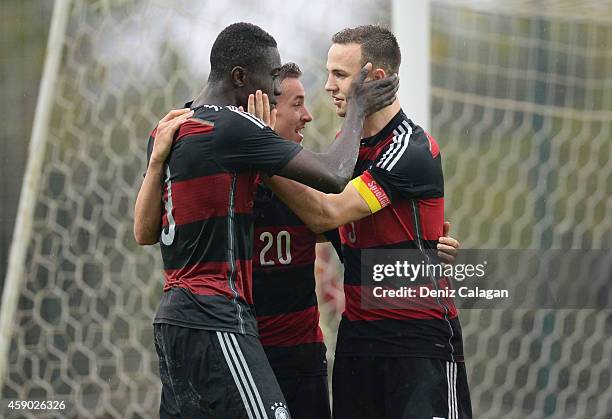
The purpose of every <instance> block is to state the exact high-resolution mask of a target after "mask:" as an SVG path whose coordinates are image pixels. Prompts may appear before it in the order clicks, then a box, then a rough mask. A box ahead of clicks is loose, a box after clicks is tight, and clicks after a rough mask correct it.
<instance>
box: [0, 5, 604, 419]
mask: <svg viewBox="0 0 612 419" xmlns="http://www.w3.org/2000/svg"><path fill="white" fill-rule="evenodd" d="M506 3H512V7H509V6H508V5H506ZM67 4H68V8H67V14H66V18H67V21H66V22H67V23H66V27H65V30H64V31H63V33H62V36H61V41H60V45H59V47H60V49H59V52H58V63H57V64H58V66H57V72H56V76H57V83H56V84H55V90H54V95H53V97H52V100H50V101H49V103H48V106H49V111H50V120H49V124H48V129H47V130H46V131H45V133H44V136H45V137H44V138H45V141H44V149H43V150H42V151H43V153H41V158H42V165H41V169H40V171H39V173H38V180H37V181H36V182H35V183H34V184H31V185H26V187H27V188H32V191H34V192H35V193H34V194H33V196H32V209H33V211H32V216H31V217H30V218H29V219H28V220H25V221H24V222H25V224H23V225H24V227H25V230H24V231H26V230H27V231H29V232H31V234H25V235H23V236H22V235H21V234H20V233H21V232H20V231H16V232H15V236H14V243H13V246H14V247H19V246H21V247H22V248H23V249H24V257H23V260H22V264H21V266H20V267H21V270H22V272H23V274H22V275H21V276H20V277H19V278H17V279H18V280H17V281H14V280H13V281H10V283H12V284H15V287H16V288H12V289H11V292H12V293H14V294H15V295H16V297H15V299H14V300H13V303H14V305H15V310H14V311H12V312H11V313H9V314H10V317H9V318H10V323H8V326H9V327H8V329H7V330H4V331H3V333H4V336H6V337H7V339H8V341H6V342H5V343H6V344H7V349H8V352H7V353H6V354H5V355H6V356H5V359H3V360H0V362H2V364H1V365H3V366H4V372H5V373H4V376H3V377H0V383H1V384H2V385H1V388H0V392H1V397H0V399H2V400H3V401H5V400H39V401H42V400H63V401H65V402H66V409H64V410H62V411H61V412H60V411H50V410H47V411H40V412H35V411H33V410H28V411H21V412H16V411H15V410H11V409H9V408H8V407H7V403H4V402H3V405H2V406H0V417H11V415H13V416H16V417H70V418H85V417H96V418H106V417H112V418H139V417H142V418H150V417H155V416H156V414H157V410H158V404H159V390H160V383H159V379H158V375H157V374H158V367H157V357H156V355H155V352H154V347H153V341H152V326H151V320H152V318H153V316H154V312H155V309H156V307H157V303H158V300H159V297H160V293H161V281H162V275H161V262H160V255H159V249H158V248H157V247H156V246H154V247H149V248H142V247H139V246H137V245H136V243H135V242H134V239H133V237H132V217H133V203H134V199H135V196H136V192H137V190H138V187H139V185H140V182H141V180H142V174H143V172H144V170H145V153H146V151H145V150H146V141H147V135H148V133H149V132H150V130H151V129H152V128H153V126H154V124H155V123H156V121H158V120H159V119H160V118H161V117H162V116H163V115H164V114H165V113H166V111H167V110H169V109H171V108H176V107H180V106H182V104H183V102H184V101H186V100H189V99H190V98H192V97H193V96H194V95H195V94H196V93H197V92H198V91H199V89H200V88H201V86H202V85H203V83H204V81H205V80H206V76H207V73H208V68H209V64H208V53H209V51H210V47H211V45H212V42H213V40H214V37H215V36H216V34H217V33H218V32H219V31H220V30H221V29H222V28H223V27H225V26H226V25H227V24H230V23H232V22H235V21H240V20H246V21H252V22H254V23H257V24H260V25H261V26H262V27H263V28H264V29H266V30H268V31H270V32H271V33H272V34H273V35H275V37H276V39H277V41H278V42H279V48H280V52H281V56H282V58H283V60H284V61H295V62H297V63H298V64H299V65H300V66H301V67H302V69H303V70H304V76H303V78H302V80H303V82H304V84H305V86H306V91H307V94H308V95H309V98H308V101H307V102H308V105H309V107H310V110H311V111H312V113H313V114H314V115H315V117H316V119H315V121H314V122H313V123H312V124H311V126H309V128H308V129H307V131H306V137H307V138H308V139H309V141H310V142H309V143H308V144H307V146H309V147H311V148H319V147H320V146H324V145H325V144H327V143H329V140H330V139H331V138H333V135H334V132H335V130H336V129H337V127H338V126H339V121H338V120H337V118H335V116H334V114H333V110H332V107H331V104H330V100H329V97H328V96H327V94H326V93H325V92H324V91H323V85H324V82H325V78H326V72H325V66H324V64H325V59H326V51H327V48H328V46H329V42H330V38H331V35H332V34H333V33H334V32H335V31H337V30H339V29H341V28H343V27H345V26H353V25H357V24H363V23H382V24H389V23H390V22H391V17H390V13H391V5H390V3H389V1H386V0H378V1H367V0H361V1H349V0H341V1H336V2H334V6H333V10H332V8H331V6H330V5H329V4H327V3H326V2H317V1H302V0H300V1H296V2H282V1H272V2H266V3H265V9H266V10H262V7H263V6H262V4H259V3H258V2H248V1H235V2H200V1H181V2H166V1H161V0H159V1H144V0H113V1H111V0H106V1H104V0H96V1H94V0H82V1H76V0H75V1H71V2H67ZM602 4H603V6H602ZM296 16H299V18H296ZM293 19H295V21H293ZM406 19H407V22H409V17H408V16H407V17H406ZM430 27H431V118H432V120H431V123H430V124H429V130H430V131H431V132H432V134H433V135H434V136H435V137H436V138H437V139H438V140H439V143H440V144H441V148H442V153H443V161H444V170H445V188H446V208H447V214H446V218H447V219H449V220H451V221H452V222H453V229H452V231H451V234H452V235H453V236H454V237H457V238H459V239H460V241H461V242H462V245H463V247H464V248H504V249H511V248H515V249H551V248H559V249H610V248H612V218H611V217H610V214H611V213H612V158H611V156H612V54H611V53H610V51H612V6H610V4H609V2H596V1H569V0H568V1H535V0H534V1H519V2H502V1H494V0H489V1H434V2H433V3H432V6H431V22H430ZM415 42H416V41H415ZM402 52H403V54H404V62H405V63H406V62H407V61H408V60H409V57H410V45H409V44H408V45H405V44H403V45H402ZM409 82H410V81H408V80H402V83H403V84H406V83H409ZM417 82H418V81H417ZM23 193H24V191H22V194H23ZM319 253H320V254H321V256H322V259H321V263H319V266H318V271H317V272H318V273H319V275H320V276H321V277H325V279H326V281H331V282H334V281H336V283H337V281H339V280H340V268H339V267H338V265H337V264H336V263H335V262H334V259H333V258H331V257H329V256H328V255H327V252H326V250H325V249H320V252H319ZM13 268H14V267H13ZM13 272H15V270H13ZM8 279H10V278H7V283H9V281H8ZM580 280H583V279H580ZM584 280H585V281H586V279H584ZM611 280H612V279H611ZM4 292H5V293H6V292H7V289H5V291H4ZM5 302H6V300H5ZM320 302H321V309H322V312H323V314H324V318H323V323H324V324H323V327H324V330H325V333H326V339H327V341H328V347H329V348H330V349H333V346H334V341H335V335H334V333H335V324H336V321H337V315H338V310H339V309H340V307H341V305H342V304H341V296H339V295H338V293H337V289H336V288H334V287H332V286H330V285H329V284H327V285H325V286H324V287H323V289H322V290H321V298H320ZM610 307H612V305H611V306H610ZM4 308H5V307H3V309H4ZM8 311H10V310H4V311H3V315H4V314H5V313H6V312H8ZM461 319H462V324H463V328H464V340H465V348H466V349H465V352H466V360H467V361H466V362H467V367H468V375H469V380H470V385H471V394H472V403H473V407H474V411H475V416H474V417H476V418H479V419H480V418H499V417H505V418H530V419H540V418H576V419H596V418H597V419H604V418H609V417H612V401H611V400H612V397H610V396H609V393H610V388H611V387H612V382H611V380H612V378H611V375H612V356H611V355H610V354H612V310H569V309H568V310H544V309H540V310H464V311H462V314H461ZM3 324H4V323H3ZM330 352H333V351H330ZM0 356H2V354H1V353H0Z"/></svg>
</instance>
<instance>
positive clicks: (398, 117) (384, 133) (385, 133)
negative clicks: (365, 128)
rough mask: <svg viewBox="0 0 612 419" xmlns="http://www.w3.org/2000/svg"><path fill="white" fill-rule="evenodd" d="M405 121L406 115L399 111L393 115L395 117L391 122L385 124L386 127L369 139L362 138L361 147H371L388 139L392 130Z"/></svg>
mask: <svg viewBox="0 0 612 419" xmlns="http://www.w3.org/2000/svg"><path fill="white" fill-rule="evenodd" d="M406 119H408V118H407V117H406V114H405V113H404V111H403V110H401V109H400V110H399V111H398V112H397V113H396V114H395V116H394V117H393V118H391V120H390V121H389V122H388V123H387V125H385V127H384V128H383V129H381V130H380V131H378V133H377V134H375V135H373V136H371V137H367V138H362V139H361V145H362V146H365V147H371V146H373V145H374V144H376V143H378V142H379V141H383V140H386V139H387V138H389V135H391V133H392V132H393V130H394V129H395V128H397V126H398V125H399V124H401V123H402V121H403V120H406Z"/></svg>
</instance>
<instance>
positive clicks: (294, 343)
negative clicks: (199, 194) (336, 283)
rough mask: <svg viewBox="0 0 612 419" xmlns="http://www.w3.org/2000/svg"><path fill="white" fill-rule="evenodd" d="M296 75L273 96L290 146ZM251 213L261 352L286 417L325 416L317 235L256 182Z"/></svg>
mask: <svg viewBox="0 0 612 419" xmlns="http://www.w3.org/2000/svg"><path fill="white" fill-rule="evenodd" d="M301 75H302V72H301V70H300V68H299V67H298V66H297V64H295V63H287V64H285V65H283V66H282V67H281V69H280V80H281V95H280V96H277V97H276V100H277V105H276V110H277V115H276V126H275V128H274V130H275V131H276V133H277V134H278V135H280V136H281V137H283V138H286V139H288V140H291V141H294V142H296V143H301V142H302V139H303V135H302V130H303V129H304V127H305V126H306V124H307V123H309V122H310V121H311V120H312V115H311V114H310V112H309V111H308V108H307V107H306V104H305V91H304V86H303V85H302V83H301V82H300V80H299V77H300V76H301ZM253 105H254V104H253ZM253 105H252V106H249V111H251V108H253V107H254V106H253ZM263 107H264V106H263V105H262V106H260V108H261V109H263ZM255 113H256V112H255ZM260 116H261V117H263V118H266V117H267V116H266V115H260ZM253 212H254V218H255V235H254V257H253V297H254V298H253V299H254V305H255V310H256V313H257V323H258V328H259V336H260V340H261V342H262V344H263V347H264V351H265V352H266V355H267V356H268V360H269V361H270V365H271V366H272V369H273V370H274V374H275V375H276V378H277V379H278V382H279V385H280V387H281V390H282V391H283V394H284V396H285V399H286V400H287V403H288V405H289V408H290V410H291V414H292V416H293V417H294V418H296V419H300V418H305V419H308V418H318V419H325V418H330V417H331V413H330V409H329V392H328V387H327V362H326V348H325V345H324V343H323V334H322V331H321V329H320V327H319V311H318V308H317V296H316V293H315V276H314V261H315V245H316V242H317V241H323V240H325V237H323V236H322V235H319V237H317V235H316V234H314V233H313V232H312V231H311V230H310V229H308V227H306V226H305V225H304V223H303V222H302V221H301V220H300V219H299V218H298V217H297V216H296V215H295V214H294V213H293V212H292V211H291V210H289V208H287V206H286V205H284V204H283V203H282V201H280V200H279V199H278V197H276V196H275V195H274V194H273V193H272V191H271V190H270V189H269V188H267V187H266V186H265V185H264V184H260V185H259V187H258V189H257V193H256V195H255V206H254V209H253ZM446 233H447V232H445V235H446ZM440 239H441V240H440V241H441V243H440V249H441V250H442V251H446V252H447V253H446V254H445V255H446V256H447V261H452V259H453V258H454V252H456V248H457V247H458V246H459V243H458V242H457V241H456V240H455V239H453V238H451V237H441V238H440ZM447 246H448V248H447Z"/></svg>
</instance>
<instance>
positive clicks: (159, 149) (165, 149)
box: [149, 108, 193, 164]
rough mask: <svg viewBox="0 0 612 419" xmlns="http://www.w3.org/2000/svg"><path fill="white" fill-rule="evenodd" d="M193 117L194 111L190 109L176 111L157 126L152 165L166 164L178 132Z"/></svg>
mask: <svg viewBox="0 0 612 419" xmlns="http://www.w3.org/2000/svg"><path fill="white" fill-rule="evenodd" d="M192 116H193V111H192V110H191V109H189V108H183V109H175V110H172V111H170V112H168V114H167V115H166V116H164V117H163V118H162V119H161V121H159V123H158V124H157V132H156V133H155V142H154V143H153V151H152V152H151V160H150V163H149V164H151V163H158V164H159V163H164V162H165V161H166V159H167V158H168V155H169V154H170V150H171V149H172V141H173V139H174V133H175V132H176V130H177V129H178V128H179V127H180V126H181V125H182V124H184V123H185V121H187V119H188V118H190V117H192Z"/></svg>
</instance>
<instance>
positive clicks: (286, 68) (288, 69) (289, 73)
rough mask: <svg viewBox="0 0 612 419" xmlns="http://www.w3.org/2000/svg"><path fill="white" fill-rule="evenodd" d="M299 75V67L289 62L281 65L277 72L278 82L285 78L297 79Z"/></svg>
mask: <svg viewBox="0 0 612 419" xmlns="http://www.w3.org/2000/svg"><path fill="white" fill-rule="evenodd" d="M301 75H302V70H301V69H300V66H299V65H297V64H296V63H291V62H289V63H285V64H283V65H282V67H281V68H280V71H279V77H280V81H283V80H285V79H286V78H287V77H292V78H294V79H297V78H299V77H300V76H301Z"/></svg>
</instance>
